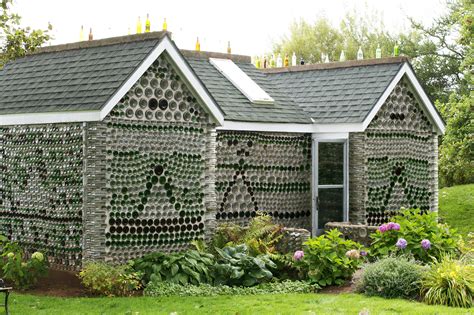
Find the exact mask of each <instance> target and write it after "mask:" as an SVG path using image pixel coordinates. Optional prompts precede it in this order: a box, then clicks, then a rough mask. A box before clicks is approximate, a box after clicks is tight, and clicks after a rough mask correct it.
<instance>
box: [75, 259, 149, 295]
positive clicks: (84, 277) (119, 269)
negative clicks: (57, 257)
mask: <svg viewBox="0 0 474 315" xmlns="http://www.w3.org/2000/svg"><path fill="white" fill-rule="evenodd" d="M140 277H141V275H140V274H139V273H137V272H132V271H130V269H129V266H127V265H119V266H113V265H110V264H107V263H103V262H94V263H88V264H86V265H85V267H84V268H83V269H82V270H81V272H79V278H80V279H81V281H82V284H83V285H84V286H85V287H86V288H87V289H88V290H89V291H90V292H91V293H92V294H96V295H105V296H130V295H131V294H132V293H133V291H135V290H138V289H140V288H141V284H140Z"/></svg>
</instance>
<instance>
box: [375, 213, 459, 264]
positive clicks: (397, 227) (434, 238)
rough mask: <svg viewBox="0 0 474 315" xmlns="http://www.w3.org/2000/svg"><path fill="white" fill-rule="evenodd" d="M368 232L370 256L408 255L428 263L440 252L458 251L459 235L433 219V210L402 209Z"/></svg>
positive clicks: (439, 255) (456, 252)
mask: <svg viewBox="0 0 474 315" xmlns="http://www.w3.org/2000/svg"><path fill="white" fill-rule="evenodd" d="M392 221H393V222H390V223H388V224H382V225H381V226H380V227H379V229H378V230H377V231H376V232H375V233H372V234H371V236H370V237H371V238H372V244H371V255H372V257H373V258H375V257H383V256H387V255H400V254H401V255H406V254H409V255H412V256H413V257H414V259H415V260H418V261H422V262H425V263H426V262H431V261H432V260H433V258H436V259H439V258H440V257H441V256H442V255H444V254H458V253H459V249H458V248H459V244H460V241H461V236H460V235H459V234H457V233H456V231H455V230H452V229H450V228H449V227H448V226H447V225H446V224H440V223H438V221H437V216H436V213H434V212H430V213H426V214H422V212H421V211H420V210H403V211H401V212H400V214H399V215H397V216H395V217H393V218H392Z"/></svg>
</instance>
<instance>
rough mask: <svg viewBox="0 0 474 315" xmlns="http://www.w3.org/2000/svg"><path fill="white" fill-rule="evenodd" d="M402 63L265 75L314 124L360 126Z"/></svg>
mask: <svg viewBox="0 0 474 315" xmlns="http://www.w3.org/2000/svg"><path fill="white" fill-rule="evenodd" d="M395 61H396V60H395ZM403 62H404V61H398V62H395V63H381V64H363V65H354V66H350V67H341V68H330V69H314V70H309V71H289V72H274V73H271V72H269V73H268V74H269V75H270V76H271V79H272V81H275V82H276V84H277V86H278V88H279V89H280V90H283V91H286V92H287V93H288V94H289V95H291V97H293V99H294V100H295V102H296V103H298V105H299V106H300V107H301V108H303V110H304V111H305V112H306V113H307V114H308V115H309V116H310V117H311V118H313V119H314V121H315V122H316V123H323V124H324V123H361V122H363V121H364V119H365V117H366V116H367V115H368V114H369V112H370V110H371V109H372V108H373V107H374V105H375V104H376V103H377V101H378V99H379V98H380V97H381V95H382V94H383V92H384V91H385V89H386V88H387V87H388V85H389V84H390V82H391V81H392V80H393V79H394V77H395V75H396V74H397V72H398V71H399V70H400V68H401V66H402V64H403Z"/></svg>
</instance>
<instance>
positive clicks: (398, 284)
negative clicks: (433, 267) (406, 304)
mask: <svg viewBox="0 0 474 315" xmlns="http://www.w3.org/2000/svg"><path fill="white" fill-rule="evenodd" d="M422 276H423V267H421V266H420V265H417V264H416V262H415V261H413V260H410V259H408V258H406V257H387V258H383V259H381V260H378V261H376V262H374V263H372V264H368V265H366V266H365V267H364V269H363V272H362V276H361V279H360V280H359V282H358V284H357V290H358V291H359V292H362V293H364V294H366V295H378V296H381V297H384V298H406V299H415V298H417V296H418V294H419V292H420V286H421V278H422Z"/></svg>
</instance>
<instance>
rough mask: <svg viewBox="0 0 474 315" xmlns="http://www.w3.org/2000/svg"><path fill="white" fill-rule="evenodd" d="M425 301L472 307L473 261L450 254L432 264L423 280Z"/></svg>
mask: <svg viewBox="0 0 474 315" xmlns="http://www.w3.org/2000/svg"><path fill="white" fill-rule="evenodd" d="M421 293H422V296H423V301H424V302H426V303H427V304H439V305H447V306H454V307H472V305H473V298H474V265H473V264H472V261H467V262H466V261H463V260H456V259H454V258H451V257H449V256H445V257H443V258H442V259H441V260H440V261H439V262H435V263H433V264H432V265H431V268H430V269H429V270H428V272H426V274H425V276H424V277H423V280H422V282H421Z"/></svg>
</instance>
